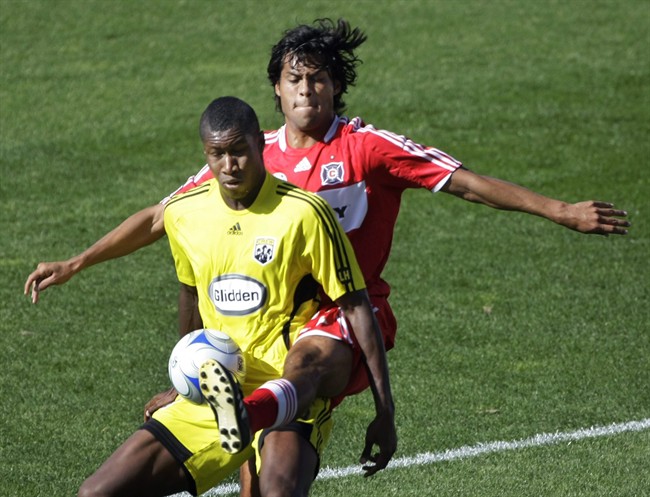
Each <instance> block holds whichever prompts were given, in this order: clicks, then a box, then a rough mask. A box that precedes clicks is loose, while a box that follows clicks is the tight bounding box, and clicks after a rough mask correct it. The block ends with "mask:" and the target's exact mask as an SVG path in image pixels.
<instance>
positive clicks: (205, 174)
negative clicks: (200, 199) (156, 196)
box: [160, 164, 214, 205]
mask: <svg viewBox="0 0 650 497" xmlns="http://www.w3.org/2000/svg"><path fill="white" fill-rule="evenodd" d="M212 178H214V176H213V175H212V171H210V168H209V167H208V165H207V164H206V165H205V166H203V167H202V168H201V169H199V171H198V172H197V173H196V174H193V175H192V176H190V177H189V178H187V181H185V183H183V184H182V185H181V186H179V187H178V188H176V190H174V191H173V192H171V193H170V194H169V195H167V196H166V197H165V198H164V199H162V200H161V201H160V203H161V204H163V205H165V204H166V203H167V202H169V201H170V200H171V199H172V198H174V197H175V196H176V195H180V194H181V193H185V192H186V191H188V190H191V189H192V188H194V187H197V186H199V185H200V184H202V183H205V182H206V181H208V180H210V179H212Z"/></svg>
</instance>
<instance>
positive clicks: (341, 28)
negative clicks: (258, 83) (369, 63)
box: [267, 19, 366, 113]
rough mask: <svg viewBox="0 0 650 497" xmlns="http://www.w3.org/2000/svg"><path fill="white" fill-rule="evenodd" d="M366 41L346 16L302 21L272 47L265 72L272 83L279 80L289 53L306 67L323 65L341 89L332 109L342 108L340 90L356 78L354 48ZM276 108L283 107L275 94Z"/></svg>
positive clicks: (337, 110) (354, 81)
mask: <svg viewBox="0 0 650 497" xmlns="http://www.w3.org/2000/svg"><path fill="white" fill-rule="evenodd" d="M364 41H366V35H365V34H364V33H363V32H362V31H361V30H360V29H359V28H354V29H352V28H351V27H350V23H349V22H347V21H346V20H345V19H339V20H338V21H336V22H334V21H332V20H331V19H316V20H315V21H314V23H313V25H308V24H301V25H300V26H297V27H295V28H292V29H289V30H287V31H285V32H284V36H283V37H282V39H281V40H280V41H279V42H278V43H277V44H276V45H275V46H274V47H273V49H272V50H271V60H269V65H268V67H267V74H268V78H269V81H270V82H271V85H273V86H275V84H276V83H277V82H278V81H279V80H280V73H281V72H282V66H283V65H284V63H285V62H286V60H287V58H288V57H291V58H292V59H293V58H295V60H296V61H297V62H300V63H302V64H304V65H306V66H308V67H313V68H316V69H319V70H320V69H325V70H326V71H327V72H328V73H329V75H330V77H331V78H332V80H333V81H338V83H339V84H340V85H341V91H340V93H338V94H337V95H335V96H334V110H335V111H336V112H337V113H341V112H342V111H343V110H344V109H345V102H344V101H343V98H342V97H343V94H345V93H346V92H347V90H348V86H354V84H355V83H356V80H357V71H356V68H357V65H359V64H360V63H361V59H359V57H357V56H356V55H355V54H354V50H355V49H356V48H357V47H358V46H359V45H361V44H362V43H363V42H364ZM275 106H276V109H277V110H280V111H281V110H282V108H281V106H280V97H278V96H277V95H276V96H275Z"/></svg>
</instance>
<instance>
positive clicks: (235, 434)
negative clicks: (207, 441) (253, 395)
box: [199, 359, 251, 454]
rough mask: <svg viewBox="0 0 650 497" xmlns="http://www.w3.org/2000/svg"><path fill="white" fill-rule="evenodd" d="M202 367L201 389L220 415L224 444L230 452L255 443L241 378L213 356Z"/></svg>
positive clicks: (223, 446) (217, 414) (218, 415)
mask: <svg viewBox="0 0 650 497" xmlns="http://www.w3.org/2000/svg"><path fill="white" fill-rule="evenodd" d="M199 371H200V374H199V383H200V385H201V393H202V394H203V397H205V399H206V400H207V401H208V404H210V407H212V412H213V413H214V416H215V418H216V419H217V424H218V425H219V433H220V434H221V447H222V448H223V450H225V451H226V452H228V453H229V454H237V453H238V452H240V451H241V450H243V449H244V448H246V447H247V446H248V445H249V444H250V443H251V431H250V428H249V423H248V413H247V412H246V407H244V395H243V393H242V391H241V387H240V386H239V382H238V381H237V380H236V379H235V377H234V376H233V375H232V373H231V372H230V371H228V369H226V368H224V367H223V366H222V365H221V364H219V362H217V361H215V360H212V359H209V360H208V361H206V362H204V363H203V364H202V365H201V368H200V370H199Z"/></svg>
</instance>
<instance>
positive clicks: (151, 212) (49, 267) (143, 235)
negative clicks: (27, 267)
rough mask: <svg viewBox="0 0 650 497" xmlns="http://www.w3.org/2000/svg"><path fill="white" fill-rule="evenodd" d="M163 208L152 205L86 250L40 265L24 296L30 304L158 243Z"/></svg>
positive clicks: (162, 228)
mask: <svg viewBox="0 0 650 497" xmlns="http://www.w3.org/2000/svg"><path fill="white" fill-rule="evenodd" d="M163 213H164V206H163V205H161V204H156V205H152V206H150V207H147V208H145V209H143V210H141V211H139V212H136V213H135V214H133V215H132V216H130V217H128V218H127V219H126V220H124V221H123V222H122V223H121V224H120V225H119V226H117V227H116V228H115V229H113V230H112V231H110V232H109V233H107V234H106V235H104V236H103V237H102V238H101V239H99V240H98V241H96V242H95V243H94V244H93V245H91V246H90V247H89V248H87V249H86V250H84V251H83V252H81V253H80V254H78V255H75V256H74V257H71V258H70V259H67V260H65V261H56V262H41V263H40V264H39V265H38V266H37V267H36V269H35V270H34V271H33V272H32V273H31V274H30V275H29V276H28V277H27V280H26V281H25V288H24V292H25V295H28V294H29V293H30V291H31V296H32V302H33V303H37V302H38V298H39V294H40V292H41V291H42V290H45V289H46V288H48V287H49V286H51V285H62V284H63V283H65V282H67V281H68V280H69V279H70V278H72V277H73V276H74V275H75V274H77V273H78V272H79V271H81V270H82V269H85V268H87V267H90V266H92V265H94V264H98V263H100V262H104V261H107V260H110V259H116V258H118V257H122V256H125V255H127V254H130V253H132V252H135V251H136V250H138V249H140V248H142V247H144V246H146V245H149V244H151V243H153V242H155V241H156V240H158V239H160V238H161V237H162V236H163V235H164V234H165V226H164V222H163Z"/></svg>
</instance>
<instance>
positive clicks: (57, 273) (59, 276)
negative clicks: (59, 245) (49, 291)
mask: <svg viewBox="0 0 650 497" xmlns="http://www.w3.org/2000/svg"><path fill="white" fill-rule="evenodd" d="M74 274H75V271H74V269H73V268H72V263H70V262H69V261H58V262H41V263H40V264H39V265H38V266H36V269H35V270H34V271H33V272H32V274H30V275H29V276H28V277H27V281H25V289H24V293H25V295H29V293H30V291H31V294H32V295H31V296H32V303H34V304H36V303H37V302H38V297H39V295H40V292H41V291H43V290H45V289H46V288H47V287H49V286H51V285H62V284H63V283H65V282H66V281H68V280H69V279H70V278H72V277H73V276H74Z"/></svg>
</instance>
